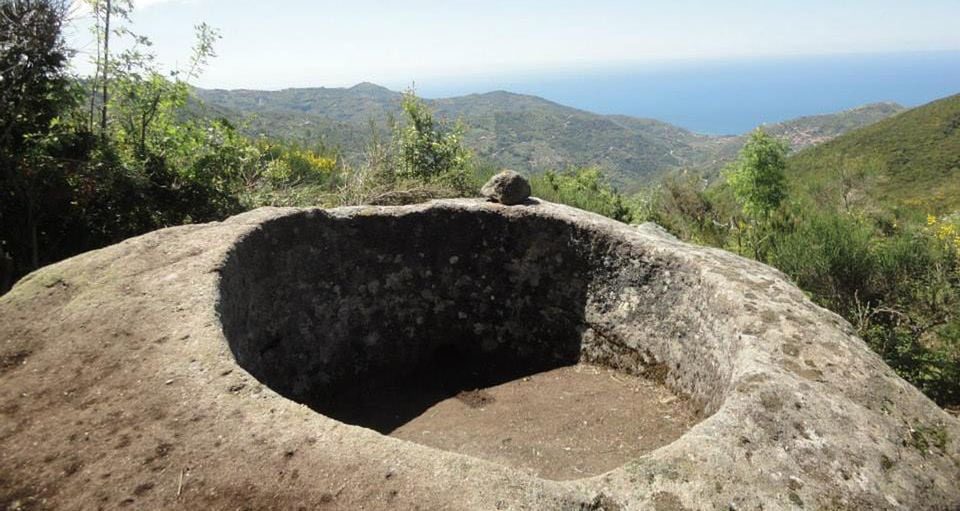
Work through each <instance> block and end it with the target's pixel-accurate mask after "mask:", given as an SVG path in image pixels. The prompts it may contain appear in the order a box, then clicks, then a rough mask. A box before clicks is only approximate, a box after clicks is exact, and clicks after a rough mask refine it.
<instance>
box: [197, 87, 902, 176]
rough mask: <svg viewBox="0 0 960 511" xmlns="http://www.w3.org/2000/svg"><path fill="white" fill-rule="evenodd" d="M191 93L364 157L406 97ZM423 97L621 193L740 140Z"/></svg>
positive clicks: (496, 99)
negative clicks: (586, 169) (605, 180)
mask: <svg viewBox="0 0 960 511" xmlns="http://www.w3.org/2000/svg"><path fill="white" fill-rule="evenodd" d="M195 91H196V94H197V96H198V97H199V98H200V99H201V100H202V101H203V102H205V103H207V104H210V105H212V106H215V107H217V108H220V109H224V110H226V111H227V112H230V113H229V114H228V115H227V117H228V118H230V119H231V120H233V121H237V122H239V123H240V124H241V125H242V126H243V127H244V130H245V131H246V132H247V133H248V134H251V135H255V136H260V135H263V136H267V137H271V138H283V139H290V140H294V141H298V142H301V143H306V144H316V143H319V144H323V145H325V146H328V147H336V148H339V149H340V150H341V151H342V153H343V154H344V155H345V157H347V158H348V159H358V158H360V157H361V155H362V152H363V150H364V148H365V147H366V144H367V142H368V141H369V140H370V139H371V138H372V137H373V136H374V135H377V136H384V135H386V133H387V124H388V122H389V120H390V119H395V118H398V117H399V115H400V113H401V110H400V104H401V101H402V98H403V94H402V93H401V92H397V91H393V90H390V89H388V88H386V87H383V86H380V85H377V84H375V83H371V82H361V83H358V84H356V85H354V86H352V87H347V88H327V87H312V88H290V89H282V90H278V91H258V90H251V89H239V90H228V89H196V90H195ZM424 101H425V103H426V104H427V105H428V107H430V108H431V109H432V110H433V111H434V112H435V114H436V116H437V117H438V118H440V119H444V120H446V121H454V120H461V121H463V123H464V124H465V125H466V127H467V132H466V134H465V143H466V144H467V145H468V146H469V147H470V148H472V149H473V150H474V151H476V152H477V154H478V155H479V156H480V157H481V158H483V159H486V160H490V161H492V162H493V163H495V164H496V165H498V166H502V167H510V168H515V169H516V170H520V171H525V172H533V173H536V172H542V171H544V170H562V169H565V168H569V167H579V166H599V167H600V168H602V169H603V170H604V172H605V173H606V174H607V175H608V176H609V178H610V180H611V182H613V183H614V184H615V185H617V186H618V187H620V188H622V189H625V190H630V189H632V188H635V187H637V186H641V185H643V184H646V183H649V182H651V181H653V180H654V179H656V178H657V177H659V176H661V175H663V174H664V173H667V172H670V171H673V170H677V169H691V170H695V171H698V172H702V173H705V174H707V175H715V174H716V172H717V171H718V170H719V169H720V168H721V167H722V166H723V164H725V163H726V162H728V161H730V160H732V159H733V158H735V156H736V154H737V151H738V150H739V149H740V147H741V146H742V144H743V141H744V138H743V135H725V136H714V135H704V134H698V133H694V132H692V131H690V130H687V129H685V128H682V127H679V126H675V125H672V124H669V123H666V122H663V121H659V120H656V119H650V118H642V117H633V116H626V115H604V114H597V113H593V112H589V111H587V110H582V109H578V108H575V107H571V106H567V105H563V104H560V103H557V102H553V101H550V100H548V99H545V98H542V97H539V96H535V95H529V94H518V93H514V92H510V91H506V90H494V91H489V92H483V93H474V94H468V95H463V96H454V97H448V98H436V99H425V100H424ZM878 105H884V106H882V107H880V106H878ZM902 110H903V107H901V106H899V105H895V104H888V103H881V104H874V105H864V106H861V107H857V108H854V109H849V110H846V111H844V112H838V113H835V114H826V115H823V114H820V115H813V116H808V117H804V118H799V119H794V120H791V121H788V123H789V122H794V123H796V124H795V125H792V126H791V125H787V124H786V123H778V124H772V125H769V126H767V129H769V130H772V131H778V130H779V131H782V132H783V136H784V137H786V138H788V139H789V138H790V134H791V133H800V135H795V136H793V139H794V140H792V141H793V142H796V145H797V146H798V147H799V148H803V147H806V146H807V145H809V144H811V143H820V142H822V141H823V140H827V139H829V138H832V137H834V136H836V135H837V134H840V133H843V132H846V131H849V130H850V129H854V128H857V127H861V126H865V125H869V124H870V123H872V122H876V121H877V120H879V119H882V118H886V117H888V116H890V115H894V114H895V113H897V112H899V111H902ZM841 119H842V120H841ZM781 127H782V128H781ZM824 127H826V128H824ZM817 128H823V129H821V130H819V131H818V129H817ZM804 130H806V131H804ZM811 130H812V131H813V133H812V134H807V132H809V131H811Z"/></svg>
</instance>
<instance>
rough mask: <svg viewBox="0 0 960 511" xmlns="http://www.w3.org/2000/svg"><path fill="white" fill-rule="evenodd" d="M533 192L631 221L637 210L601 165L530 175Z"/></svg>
mask: <svg viewBox="0 0 960 511" xmlns="http://www.w3.org/2000/svg"><path fill="white" fill-rule="evenodd" d="M530 188H531V191H532V195H533V196H535V197H539V198H541V199H544V200H548V201H551V202H559V203H561V204H567V205H569V206H573V207H575V208H580V209H585V210H587V211H593V212H594V213H599V214H601V215H604V216H608V217H610V218H613V219H614V220H619V221H621V222H630V221H632V220H633V211H632V210H631V208H630V207H629V206H628V205H627V203H626V201H625V200H624V198H623V196H622V195H620V193H618V192H617V191H616V189H614V188H613V187H611V186H610V185H609V184H608V183H607V182H606V180H605V178H604V177H603V174H602V173H601V172H600V170H599V169H597V168H582V169H576V170H571V171H567V172H562V173H557V172H552V171H547V172H545V173H544V174H542V175H539V176H534V177H533V178H531V179H530Z"/></svg>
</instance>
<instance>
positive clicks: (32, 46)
mask: <svg viewBox="0 0 960 511" xmlns="http://www.w3.org/2000/svg"><path fill="white" fill-rule="evenodd" d="M67 7H68V5H67V2H66V1H65V0H8V1H4V2H3V3H0V197H2V198H0V226H2V228H3V230H2V231H0V259H6V260H8V261H9V260H12V261H13V262H14V266H15V268H14V271H15V272H19V271H22V267H24V266H27V267H30V268H36V267H37V266H38V265H39V262H40V254H39V232H38V225H39V216H40V213H41V208H40V204H41V196H42V195H43V190H44V189H47V188H49V187H50V186H52V185H53V183H52V182H51V180H52V179H54V178H55V177H56V176H54V175H51V170H52V169H51V167H52V166H51V161H50V159H49V158H48V157H47V156H48V155H49V152H48V150H47V149H48V148H49V146H51V145H53V144H55V143H57V142H58V141H59V139H58V130H59V126H60V124H59V122H58V119H59V116H60V113H61V112H62V111H63V109H64V108H66V107H67V106H68V105H70V104H73V103H74V101H75V99H76V96H75V95H74V94H73V89H72V87H71V82H70V81H69V79H68V77H67V72H66V67H67V62H68V59H69V57H70V52H69V51H68V50H67V48H66V46H65V45H64V40H63V37H62V31H61V29H62V25H63V22H64V19H65V17H66V12H67ZM2 280H5V279H4V278H2V277H0V281H2ZM2 284H3V282H0V285H2Z"/></svg>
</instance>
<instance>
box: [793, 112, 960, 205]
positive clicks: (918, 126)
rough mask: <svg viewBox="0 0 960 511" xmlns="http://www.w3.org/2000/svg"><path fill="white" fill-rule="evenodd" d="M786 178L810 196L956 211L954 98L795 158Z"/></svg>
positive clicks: (958, 173)
mask: <svg viewBox="0 0 960 511" xmlns="http://www.w3.org/2000/svg"><path fill="white" fill-rule="evenodd" d="M788 171H789V174H790V175H791V176H793V178H794V179H796V181H797V182H798V183H799V184H800V185H801V186H802V187H804V188H805V189H807V190H808V191H810V192H811V195H812V196H814V197H820V198H823V199H826V200H830V201H834V202H841V203H844V202H845V203H847V204H848V205H857V206H864V207H868V208H876V209H879V208H883V209H887V208H891V207H895V206H898V205H899V206H907V207H909V208H912V209H913V208H916V207H917V206H921V207H922V209H925V210H927V211H931V212H933V211H940V212H949V211H953V210H956V209H958V208H960V94H958V95H955V96H951V97H947V98H944V99H941V100H938V101H934V102H933V103H929V104H926V105H923V106H921V107H918V108H914V109H912V110H909V111H906V112H904V113H902V114H900V115H897V116H895V117H892V118H889V119H886V120H883V121H880V122H877V123H875V124H873V125H871V126H868V127H865V128H863V129H859V130H856V131H852V132H850V133H848V134H846V135H843V136H841V137H838V138H836V139H834V140H831V141H829V142H826V143H824V144H822V145H818V146H816V147H812V148H810V149H807V150H804V151H801V152H799V153H797V154H795V155H794V156H793V157H792V158H791V159H790V160H789V169H788Z"/></svg>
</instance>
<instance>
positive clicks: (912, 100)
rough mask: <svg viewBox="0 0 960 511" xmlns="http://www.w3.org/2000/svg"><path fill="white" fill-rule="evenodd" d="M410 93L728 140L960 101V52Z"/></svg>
mask: <svg viewBox="0 0 960 511" xmlns="http://www.w3.org/2000/svg"><path fill="white" fill-rule="evenodd" d="M416 85H417V92H418V93H419V94H420V95H422V96H424V97H428V98H436V97H448V96H457V95H462V94H470V93H480V92H488V91H491V90H508V91H510V92H517V93H522V94H533V95H536V96H541V97H543V98H546V99H549V100H551V101H555V102H557V103H561V104H564V105H568V106H572V107H576V108H581V109H584V110H589V111H591V112H597V113H603V114H625V115H632V116H637V117H648V118H653V119H659V120H662V121H667V122H670V123H672V124H676V125H678V126H682V127H684V128H687V129H690V130H692V131H695V132H699V133H709V134H733V133H743V132H746V131H749V130H751V129H753V128H754V127H756V126H758V125H760V124H762V123H773V122H778V121H783V120H787V119H791V118H794V117H799V116H803V115H812V114H818V113H828V112H835V111H839V110H844V109H848V108H853V107H856V106H859V105H863V104H866V103H873V102H878V101H895V102H897V103H900V104H902V105H904V106H918V105H921V104H923V103H927V102H929V101H932V100H934V99H937V98H941V97H945V96H949V95H952V94H957V93H960V51H940V52H916V53H895V54H872V55H839V56H817V57H787V58H776V59H774V58H763V59H752V60H726V61H720V60H713V61H701V62H697V61H686V62H672V63H658V64H635V65H630V66H620V67H594V68H589V67H584V68H580V69H576V70H572V69H568V70H563V71H550V72H537V73H513V74H504V75H492V76H486V77H468V78H457V79H450V78H448V79H442V80H440V79H434V80H426V81H418V82H417V84H416Z"/></svg>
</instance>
